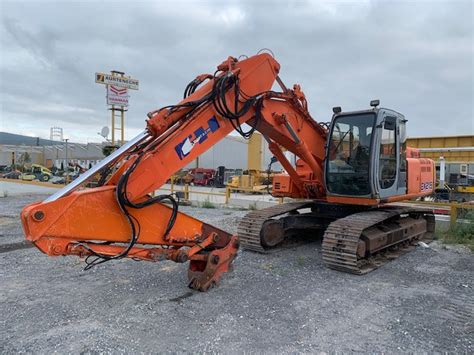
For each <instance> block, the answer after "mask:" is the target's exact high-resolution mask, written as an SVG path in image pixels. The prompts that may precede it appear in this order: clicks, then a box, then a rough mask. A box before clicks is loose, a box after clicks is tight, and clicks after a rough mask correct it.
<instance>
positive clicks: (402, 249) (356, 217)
mask: <svg viewBox="0 0 474 355" xmlns="http://www.w3.org/2000/svg"><path fill="white" fill-rule="evenodd" d="M403 214H408V215H410V216H414V217H418V218H424V219H426V221H427V229H426V231H424V233H421V234H415V235H410V234H408V235H407V237H406V238H405V239H403V240H400V241H398V242H397V243H396V244H392V245H390V246H387V247H385V248H384V249H382V250H380V251H378V252H377V253H375V254H374V255H369V256H366V257H363V258H361V257H359V256H358V255H357V248H358V244H359V240H360V238H361V236H362V233H363V232H364V231H365V230H367V229H368V228H370V227H373V226H376V225H379V224H382V223H383V222H385V221H387V220H389V219H392V218H394V217H397V216H400V215H403ZM434 224H435V221H434V215H433V212H432V211H431V210H426V209H415V208H387V209H381V210H376V211H367V212H359V213H354V214H351V215H349V216H347V217H344V218H341V219H338V220H336V221H334V222H332V223H331V224H330V225H329V227H328V228H327V229H326V232H325V233H324V238H323V244H322V254H323V261H324V263H325V264H326V266H327V267H329V268H331V269H335V270H339V271H344V272H349V273H353V274H366V273H368V272H370V271H372V270H375V269H376V268H378V267H380V266H382V265H383V264H385V263H387V262H388V261H390V260H392V259H395V258H397V257H399V256H401V255H403V254H405V253H406V252H408V251H410V250H412V249H413V248H415V245H414V242H416V241H418V240H426V241H430V240H432V237H433V233H434ZM390 232H391V231H390V230H387V233H390Z"/></svg>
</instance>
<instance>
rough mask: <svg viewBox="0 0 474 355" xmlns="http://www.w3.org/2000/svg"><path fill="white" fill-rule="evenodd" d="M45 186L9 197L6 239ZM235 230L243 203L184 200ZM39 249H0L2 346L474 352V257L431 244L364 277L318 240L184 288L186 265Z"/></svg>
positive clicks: (14, 235) (8, 349)
mask: <svg viewBox="0 0 474 355" xmlns="http://www.w3.org/2000/svg"><path fill="white" fill-rule="evenodd" d="M42 198H44V196H20V197H7V198H0V228H1V232H0V245H2V244H3V245H5V244H8V243H11V242H17V241H20V240H22V238H23V236H22V232H21V227H20V225H19V218H18V213H19V211H20V209H21V206H23V205H24V204H26V203H28V202H31V201H34V200H38V199H42ZM182 211H184V212H187V213H190V214H192V215H194V216H196V217H199V218H201V219H203V220H205V221H207V222H210V223H215V224H217V225H218V226H219V227H221V228H224V229H227V230H228V231H230V232H235V230H236V226H237V223H238V220H239V218H240V217H241V216H242V215H244V214H245V212H244V211H236V210H226V209H214V210H213V209H201V208H193V207H183V208H182ZM82 267H83V264H82V262H81V260H80V259H78V258H74V257H66V258H48V257H46V256H45V255H43V254H41V253H40V252H39V251H38V250H36V249H31V248H30V249H22V250H15V251H9V252H3V253H2V254H0V285H1V287H0V314H1V315H2V316H1V317H0V353H13V352H27V353H48V354H49V353H52V352H54V351H57V352H60V353H81V352H84V353H99V352H100V353H102V352H106V353H109V352H114V353H116V352H123V353H131V352H146V353H148V352H160V351H161V352H184V351H186V352H196V351H199V352H269V353H274V352H278V353H281V352H285V353H286V352H315V351H327V352H329V351H331V352H333V351H339V352H349V351H357V352H388V353H393V352H400V351H403V352H433V351H438V352H452V353H472V352H473V350H474V349H473V344H472V341H473V340H472V339H473V338H474V336H473V334H474V333H473V331H474V326H473V321H472V315H473V313H474V292H473V287H474V280H473V274H474V258H473V255H472V254H471V253H470V252H469V251H466V250H465V249H463V248H457V247H455V248H449V249H446V248H445V247H443V246H441V245H439V244H437V243H436V242H435V243H432V247H431V248H430V249H424V248H421V247H420V248H418V249H416V250H415V251H414V252H412V253H409V254H407V255H404V256H402V257H401V258H400V259H398V260H395V261H393V262H391V263H389V264H387V265H385V266H384V267H383V268H381V269H378V270H376V271H374V272H372V273H370V274H368V275H366V276H362V277H361V276H355V275H348V274H343V273H340V272H336V271H333V270H329V269H326V268H324V266H323V265H322V260H321V251H320V241H314V242H312V243H308V244H305V245H300V246H295V247H291V248H287V249H284V250H282V251H279V252H275V253H272V254H270V255H265V256H263V255H259V254H254V253H250V252H240V254H239V257H238V259H237V260H236V262H235V269H234V271H233V272H232V273H230V274H228V275H225V277H224V279H223V282H222V284H221V286H220V287H218V288H216V289H213V290H211V291H210V292H208V293H199V292H195V291H192V290H190V289H188V288H187V287H186V268H187V265H184V264H174V263H171V262H164V263H159V264H153V263H146V262H134V261H118V262H110V263H106V264H103V265H101V266H99V267H96V268H94V269H92V270H91V271H87V272H84V271H82Z"/></svg>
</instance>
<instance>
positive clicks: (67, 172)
mask: <svg viewBox="0 0 474 355" xmlns="http://www.w3.org/2000/svg"><path fill="white" fill-rule="evenodd" d="M68 140H69V138H65V139H64V141H65V142H66V164H65V165H66V177H65V178H64V182H65V183H66V184H67V183H68V182H69V162H68V160H67V149H68V145H67V141H68Z"/></svg>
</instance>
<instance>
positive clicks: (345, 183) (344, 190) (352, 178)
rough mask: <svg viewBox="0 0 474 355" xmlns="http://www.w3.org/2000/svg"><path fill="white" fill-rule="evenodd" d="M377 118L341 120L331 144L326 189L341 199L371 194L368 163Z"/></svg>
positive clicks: (365, 115)
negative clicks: (344, 196) (345, 196)
mask: <svg viewBox="0 0 474 355" xmlns="http://www.w3.org/2000/svg"><path fill="white" fill-rule="evenodd" d="M374 122H375V114H373V113H366V114H357V115H345V116H339V117H337V118H336V119H335V120H334V124H333V129H332V133H331V137H330V141H329V156H328V169H327V170H326V171H327V173H326V174H327V175H326V183H327V188H328V191H329V192H330V193H333V194H338V195H349V196H350V195H357V196H362V195H368V194H370V183H369V170H370V169H369V162H370V151H371V149H370V146H371V141H372V131H373V129H374Z"/></svg>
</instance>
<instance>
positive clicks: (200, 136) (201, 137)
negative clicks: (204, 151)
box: [174, 116, 220, 160]
mask: <svg viewBox="0 0 474 355" xmlns="http://www.w3.org/2000/svg"><path fill="white" fill-rule="evenodd" d="M207 124H208V126H209V127H207V128H206V129H204V128H203V127H199V128H198V129H197V130H195V131H194V138H193V135H192V134H191V135H189V136H188V137H187V138H186V139H185V140H183V141H182V142H181V143H179V144H178V145H177V146H176V147H174V149H175V150H176V153H178V157H179V159H180V160H183V159H184V158H185V157H186V156H187V155H188V154H189V153H190V152H191V150H192V149H193V148H194V146H195V145H196V144H201V143H202V142H204V141H205V140H206V139H207V135H208V134H209V133H214V132H215V131H217V130H218V129H219V127H220V126H219V122H217V118H216V117H215V116H213V117H211V118H210V119H209V120H208V121H207Z"/></svg>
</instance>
